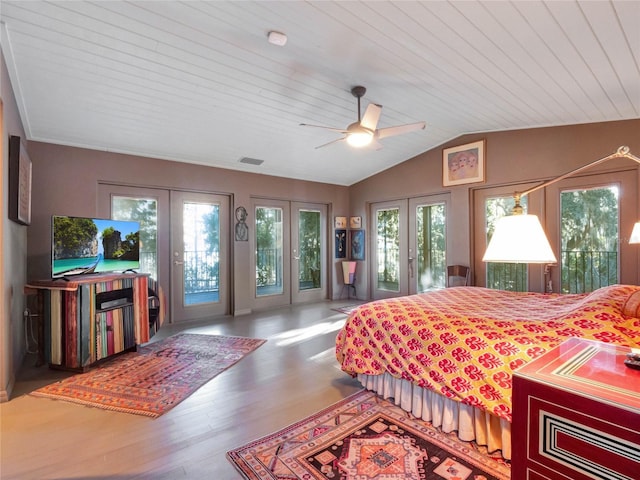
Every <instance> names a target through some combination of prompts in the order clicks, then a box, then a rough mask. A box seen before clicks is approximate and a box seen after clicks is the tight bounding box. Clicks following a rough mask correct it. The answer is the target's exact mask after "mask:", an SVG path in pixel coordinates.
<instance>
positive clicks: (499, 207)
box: [485, 195, 529, 292]
mask: <svg viewBox="0 0 640 480" xmlns="http://www.w3.org/2000/svg"><path fill="white" fill-rule="evenodd" d="M514 205H515V200H514V198H513V195H509V196H506V197H489V198H487V199H486V200H485V212H486V215H485V222H486V244H487V245H488V244H489V242H490V241H491V237H492V236H493V232H494V231H495V226H496V222H497V221H498V219H500V218H502V217H504V216H506V215H511V211H512V210H513V207H514ZM520 205H521V206H522V208H523V209H524V213H527V206H528V197H523V198H521V199H520ZM486 269H487V270H486V272H487V273H486V274H487V277H486V280H485V282H486V286H487V287H488V288H493V289H497V290H510V291H514V292H526V291H527V290H528V289H529V272H528V268H527V264H526V263H497V262H489V263H487V264H486Z"/></svg>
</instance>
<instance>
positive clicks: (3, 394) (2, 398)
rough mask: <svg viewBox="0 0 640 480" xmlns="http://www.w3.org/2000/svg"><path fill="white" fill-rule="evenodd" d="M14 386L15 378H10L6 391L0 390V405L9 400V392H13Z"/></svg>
mask: <svg viewBox="0 0 640 480" xmlns="http://www.w3.org/2000/svg"><path fill="white" fill-rule="evenodd" d="M14 385H15V377H13V376H11V379H10V380H9V385H7V388H6V390H0V403H6V402H8V401H9V399H10V398H11V392H13V387H14Z"/></svg>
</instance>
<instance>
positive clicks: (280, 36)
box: [267, 31, 287, 47]
mask: <svg viewBox="0 0 640 480" xmlns="http://www.w3.org/2000/svg"><path fill="white" fill-rule="evenodd" d="M267 38H268V39H269V43H271V44H273V45H278V46H279V47H284V45H285V43H287V36H286V35H285V34H284V33H280V32H275V31H271V32H269V36H268V37H267Z"/></svg>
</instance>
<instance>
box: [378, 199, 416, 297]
mask: <svg viewBox="0 0 640 480" xmlns="http://www.w3.org/2000/svg"><path fill="white" fill-rule="evenodd" d="M371 212H372V215H371V218H372V219H373V220H374V224H373V232H372V236H373V238H372V243H371V245H372V248H373V252H372V258H371V263H372V272H371V274H372V282H371V285H372V297H373V298H374V299H379V298H389V297H397V296H399V295H407V294H408V285H409V282H408V278H409V268H408V262H409V258H410V257H409V256H408V255H407V201H406V200H401V201H398V202H389V203H379V204H374V205H372V207H371Z"/></svg>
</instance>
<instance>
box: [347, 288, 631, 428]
mask: <svg viewBox="0 0 640 480" xmlns="http://www.w3.org/2000/svg"><path fill="white" fill-rule="evenodd" d="M639 315H640V287H639V286H634V285H613V286H608V287H603V288H600V289H598V290H596V291H594V292H592V293H589V294H543V293H534V292H508V291H502V290H492V289H487V288H481V287H454V288H447V289H443V290H438V291H433V292H428V293H422V294H417V295H410V296H406V297H398V298H392V299H385V300H377V301H373V302H370V303H366V304H364V305H361V306H359V307H358V308H357V309H356V310H354V311H353V312H352V313H351V314H350V315H349V317H348V319H347V322H346V324H345V325H344V327H343V328H342V329H341V330H340V332H339V333H338V336H337V339H336V357H337V359H338V361H339V363H340V365H341V368H342V370H343V371H345V372H347V373H349V374H350V375H352V376H358V377H359V378H371V377H374V378H375V377H378V376H383V375H385V376H387V377H389V376H390V377H392V378H394V379H400V380H402V381H404V382H408V383H410V384H411V385H413V386H416V387H420V388H421V389H423V390H426V391H432V392H436V393H438V394H440V395H442V396H444V397H445V398H448V399H451V400H453V401H455V402H459V403H461V404H465V405H468V406H471V407H474V408H477V409H479V410H482V411H485V412H488V413H490V414H491V415H494V416H496V417H498V418H500V419H502V420H503V421H506V422H511V417H512V410H511V382H512V373H513V371H514V370H515V369H517V368H518V367H520V366H522V365H524V364H525V363H527V362H529V361H530V360H533V359H534V358H536V357H538V356H540V355H542V354H544V353H545V352H547V351H548V350H549V349H551V348H553V347H555V346H557V345H559V344H560V343H562V342H563V341H565V340H567V339H568V338H571V337H582V338H587V339H592V340H598V341H601V342H606V343H616V344H620V345H626V346H631V347H640V319H639V318H638V316H639Z"/></svg>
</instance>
